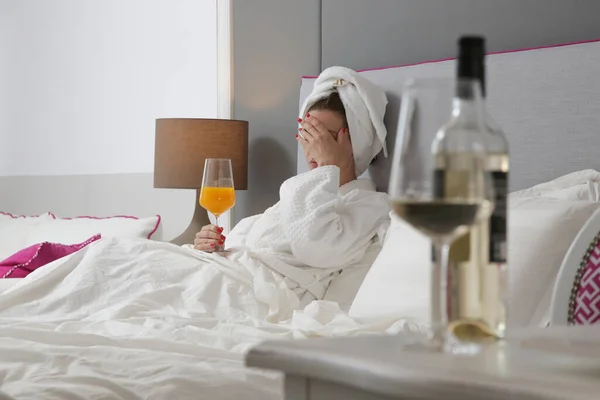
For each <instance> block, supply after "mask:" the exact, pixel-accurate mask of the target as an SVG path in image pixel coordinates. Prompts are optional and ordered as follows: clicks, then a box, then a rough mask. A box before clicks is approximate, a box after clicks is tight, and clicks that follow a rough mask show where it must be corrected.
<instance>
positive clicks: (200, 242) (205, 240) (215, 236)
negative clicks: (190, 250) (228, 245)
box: [194, 224, 226, 251]
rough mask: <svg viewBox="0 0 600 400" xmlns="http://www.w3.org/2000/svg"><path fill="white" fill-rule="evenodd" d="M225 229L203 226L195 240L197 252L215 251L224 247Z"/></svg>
mask: <svg viewBox="0 0 600 400" xmlns="http://www.w3.org/2000/svg"><path fill="white" fill-rule="evenodd" d="M221 232H223V228H220V227H218V226H216V225H212V224H211V225H206V226H203V227H202V229H201V230H200V232H198V233H196V238H195V239H194V248H195V249H196V250H204V251H214V250H215V249H216V248H219V247H222V246H223V245H224V244H225V239H226V237H225V235H223V234H222V233H221Z"/></svg>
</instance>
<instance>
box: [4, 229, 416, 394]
mask: <svg viewBox="0 0 600 400" xmlns="http://www.w3.org/2000/svg"><path fill="white" fill-rule="evenodd" d="M218 258H219V256H218V255H214V254H202V253H199V252H192V251H188V250H185V249H182V248H179V247H177V246H174V245H171V244H167V243H159V242H153V241H149V240H141V239H127V240H126V239H119V240H118V239H102V240H100V241H98V242H96V243H93V244H91V245H90V246H88V247H86V248H85V249H83V250H81V251H79V252H77V253H75V254H73V255H71V256H68V257H65V258H63V259H61V260H58V261H56V262H54V263H52V264H49V265H47V266H45V267H44V268H40V269H39V270H37V271H35V272H34V273H32V274H30V275H29V276H28V277H27V278H24V279H22V280H19V281H17V282H16V283H15V284H14V286H13V287H12V288H10V289H8V290H6V291H4V292H3V293H2V294H0V354H1V355H2V357H0V380H1V381H2V387H1V388H0V390H1V392H2V393H0V394H4V395H8V396H12V397H13V398H17V399H21V398H23V399H25V398H36V399H61V400H64V399H90V398H111V399H166V398H177V399H188V398H189V399H192V398H193V399H232V398H235V399H238V398H245V399H261V400H265V399H279V398H281V396H282V381H281V377H280V375H279V374H278V373H274V372H267V371H258V370H249V369H246V368H244V366H243V356H244V353H245V352H246V351H247V350H248V349H249V348H250V347H252V346H253V345H255V344H257V343H258V342H260V341H262V340H265V339H292V338H307V337H315V336H335V335H355V334H369V333H382V332H386V333H394V332H398V331H400V330H408V329H415V328H416V327H415V325H414V324H413V323H412V322H410V321H405V320H378V321H375V320H373V321H360V320H357V319H352V318H350V317H348V315H347V314H345V313H342V312H340V310H339V308H338V307H337V304H336V303H333V302H326V301H320V302H313V303H311V304H309V305H308V306H307V307H306V308H305V309H304V310H299V311H295V312H294V313H293V315H290V316H289V317H290V318H289V319H287V320H282V321H274V322H267V321H266V320H265V318H264V317H265V315H266V313H267V307H266V306H265V305H264V304H263V303H261V302H259V301H258V300H257V299H256V296H255V295H254V293H253V291H252V284H251V283H250V282H247V281H245V280H244V279H243V274H240V273H239V271H233V270H227V268H224V267H223V265H224V263H222V262H221V261H220V260H219V259H218ZM271 283H272V284H273V285H275V286H277V285H276V282H271ZM277 290H280V289H277Z"/></svg>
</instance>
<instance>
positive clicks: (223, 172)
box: [200, 158, 235, 251]
mask: <svg viewBox="0 0 600 400" xmlns="http://www.w3.org/2000/svg"><path fill="white" fill-rule="evenodd" d="M200 205H201V206H202V208H204V209H205V210H206V211H208V212H209V213H211V214H213V215H214V216H215V225H217V226H219V217H220V216H221V214H223V213H224V212H226V211H227V210H229V209H230V208H231V207H233V206H234V205H235V191H234V186H233V172H232V169H231V160H230V159H229V158H207V159H206V160H205V161H204V175H203V177H202V190H201V191H200ZM215 251H223V246H217V247H216V248H215Z"/></svg>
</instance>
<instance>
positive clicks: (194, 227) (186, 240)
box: [170, 189, 210, 246]
mask: <svg viewBox="0 0 600 400" xmlns="http://www.w3.org/2000/svg"><path fill="white" fill-rule="evenodd" d="M199 200H200V189H197V190H196V198H195V199H194V204H195V206H194V215H193V216H192V220H191V221H190V225H189V226H188V227H187V229H186V230H185V231H184V232H183V233H182V234H181V235H179V236H177V237H176V238H175V239H173V240H171V242H170V243H173V244H176V245H179V246H181V245H184V244H194V239H195V238H196V233H198V232H200V229H202V227H203V226H205V225H209V224H210V219H209V218H208V212H206V210H205V209H204V208H202V206H201V205H200V202H199Z"/></svg>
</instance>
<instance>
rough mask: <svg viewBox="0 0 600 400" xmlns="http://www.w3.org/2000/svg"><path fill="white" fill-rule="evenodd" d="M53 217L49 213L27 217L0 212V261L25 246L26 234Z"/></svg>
mask: <svg viewBox="0 0 600 400" xmlns="http://www.w3.org/2000/svg"><path fill="white" fill-rule="evenodd" d="M53 219H54V216H53V215H52V214H50V213H47V214H43V215H39V216H33V217H28V216H21V215H19V216H16V215H12V214H8V213H3V212H0V261H1V260H4V259H6V258H8V257H9V256H11V255H13V254H14V253H16V252H18V251H19V250H22V249H24V248H25V247H27V246H28V244H27V243H28V242H27V236H28V234H29V233H30V232H31V231H32V230H33V229H35V228H36V227H37V226H39V225H40V224H41V223H43V222H47V221H52V220H53Z"/></svg>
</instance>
